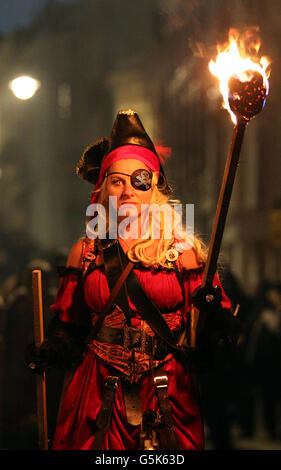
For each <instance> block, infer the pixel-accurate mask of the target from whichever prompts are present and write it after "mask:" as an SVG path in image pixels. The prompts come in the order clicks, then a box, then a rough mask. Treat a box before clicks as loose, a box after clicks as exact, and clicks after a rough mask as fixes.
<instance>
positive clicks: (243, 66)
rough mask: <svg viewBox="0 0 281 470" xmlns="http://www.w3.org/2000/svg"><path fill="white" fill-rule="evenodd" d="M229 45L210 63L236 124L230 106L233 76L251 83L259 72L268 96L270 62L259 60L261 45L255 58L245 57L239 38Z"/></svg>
mask: <svg viewBox="0 0 281 470" xmlns="http://www.w3.org/2000/svg"><path fill="white" fill-rule="evenodd" d="M229 42H230V43H229V45H228V46H227V47H226V49H225V50H224V51H223V52H219V54H218V56H217V58H216V61H215V62H214V61H213V60H211V61H210V62H209V69H210V72H211V73H212V75H214V76H215V77H217V78H218V79H219V85H220V91H221V94H222V96H223V107H224V108H225V109H227V111H228V112H229V113H230V115H231V119H232V121H233V122H234V124H236V122H237V118H236V115H235V114H234V113H233V111H232V110H231V108H230V106H229V79H230V78H231V77H232V76H235V77H237V78H238V79H239V80H240V81H241V82H246V81H250V80H251V79H252V76H253V75H252V74H253V73H254V72H258V73H259V74H260V75H261V76H262V78H263V86H264V87H265V88H266V94H268V90H269V83H268V77H269V70H268V66H269V63H270V62H269V60H268V59H267V58H266V57H261V58H260V59H258V58H257V53H258V50H259V45H260V44H258V45H256V44H255V45H254V49H255V54H254V56H255V57H252V58H251V57H249V56H248V57H246V56H245V57H244V55H245V52H244V51H243V52H242V51H241V50H240V48H239V45H238V44H239V43H238V38H237V37H236V38H235V37H232V38H231V39H230V41H229Z"/></svg>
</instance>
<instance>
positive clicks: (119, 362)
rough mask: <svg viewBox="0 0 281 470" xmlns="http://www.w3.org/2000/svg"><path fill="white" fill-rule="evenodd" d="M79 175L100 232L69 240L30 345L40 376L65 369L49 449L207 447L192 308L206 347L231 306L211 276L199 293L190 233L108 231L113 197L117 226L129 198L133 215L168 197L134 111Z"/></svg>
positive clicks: (88, 156)
mask: <svg viewBox="0 0 281 470" xmlns="http://www.w3.org/2000/svg"><path fill="white" fill-rule="evenodd" d="M77 173H78V174H79V176H81V177H82V178H84V179H86V180H88V181H91V182H92V183H93V184H95V189H94V191H93V193H92V201H91V202H92V203H97V204H102V205H103V207H105V211H106V228H107V230H106V235H107V237H106V238H102V237H101V238H100V239H98V238H93V237H91V231H89V232H87V234H88V236H85V237H84V238H83V239H81V240H79V241H78V242H77V243H76V244H75V245H74V247H73V248H72V250H71V252H70V255H69V258H68V262H67V265H66V267H65V268H63V269H62V270H61V275H62V279H61V283H60V286H59V289H58V293H57V296H56V299H55V302H54V304H53V305H52V307H51V308H52V310H53V312H54V314H55V318H54V321H53V322H52V324H51V326H50V328H49V334H48V337H47V339H46V340H45V342H44V343H43V345H42V346H41V348H40V349H39V350H37V349H35V348H34V349H33V356H32V365H31V367H32V369H33V370H34V371H35V372H37V373H41V372H42V371H43V370H46V368H48V367H50V366H51V365H53V364H55V363H63V364H64V365H65V364H67V365H68V366H69V369H70V371H69V377H68V380H66V384H65V387H64V391H63V396H62V399H61V404H60V411H59V415H58V421H57V428H56V432H55V436H54V440H53V449H54V450H60V449H61V450H71V449H73V450H87V449H88V450H90V449H102V450H124V449H125V450H138V449H180V450H188V449H203V448H204V442H203V441H204V439H203V426H202V420H201V416H200V410H199V404H198V390H197V384H196V379H195V373H194V368H195V365H194V364H195V363H196V357H197V356H196V354H195V353H194V348H193V346H194V322H195V320H196V312H197V310H196V308H193V306H192V307H191V304H192V305H193V304H194V305H195V307H198V308H200V309H201V310H202V309H205V311H207V312H208V315H207V321H206V322H205V328H204V331H202V332H201V334H200V335H198V334H197V347H199V348H200V347H201V346H200V345H202V347H203V348H206V344H207V345H209V344H210V343H211V344H213V343H216V342H218V341H219V340H220V338H224V339H225V338H228V339H227V340H229V336H230V323H231V321H232V318H233V317H232V316H231V314H230V310H229V309H230V308H231V305H230V302H229V300H228V299H227V298H226V296H225V294H224V292H223V290H222V289H221V287H220V282H219V280H218V278H217V277H215V285H216V286H217V287H216V288H214V292H213V294H214V295H213V297H212V298H213V299H214V300H213V301H212V302H208V303H207V302H204V301H202V299H204V298H205V297H204V295H202V292H201V291H200V285H201V281H202V269H203V266H204V259H205V255H204V249H203V245H202V243H201V242H200V240H198V239H197V238H195V240H194V244H193V246H192V247H191V248H190V249H186V248H185V245H183V246H184V248H183V249H179V245H178V244H177V242H178V240H176V239H175V238H174V237H171V238H168V239H167V238H166V237H165V236H164V230H163V224H161V223H160V232H159V233H160V238H159V237H158V238H153V235H152V233H151V230H150V228H151V227H150V225H149V227H148V233H149V235H148V237H146V238H143V237H140V233H139V232H138V233H137V236H136V237H134V238H130V237H129V238H125V236H123V237H122V236H120V232H119V231H117V236H116V238H115V237H111V238H110V237H109V236H108V230H109V219H110V209H109V196H115V201H116V207H115V210H116V212H115V213H117V227H119V228H120V227H121V223H122V220H124V215H125V213H126V214H127V212H123V213H122V212H121V211H122V206H123V205H124V204H129V207H132V208H133V209H134V211H135V212H134V214H136V219H139V218H140V208H141V204H148V205H151V204H158V205H159V206H161V205H163V204H169V195H170V194H171V188H170V187H169V185H168V184H167V182H166V178H165V175H164V171H163V168H162V164H161V162H160V160H159V156H158V154H157V152H156V150H155V147H154V145H153V143H152V141H151V139H150V138H149V136H148V135H147V133H146V131H145V129H144V128H143V126H142V123H141V121H140V119H139V117H138V115H137V114H136V113H135V112H133V111H120V112H119V113H118V115H117V118H116V121H115V123H114V126H113V129H112V133H111V136H110V138H109V139H103V140H101V141H99V142H97V143H96V144H95V145H93V146H92V147H90V148H88V149H86V151H85V152H84V154H83V156H82V159H81V160H80V162H79V164H78V167H77ZM126 208H127V209H128V206H126ZM120 209H121V210H120ZM120 213H122V214H123V216H121V215H120ZM89 226H90V225H89ZM181 241H184V240H181ZM196 289H197V295H196V296H193V297H192V294H193V293H194V292H195V291H196ZM203 294H204V292H203ZM230 341H231V339H230ZM198 345H199V346H198ZM77 357H78V358H79V359H78V360H76V359H77ZM197 362H198V359H197Z"/></svg>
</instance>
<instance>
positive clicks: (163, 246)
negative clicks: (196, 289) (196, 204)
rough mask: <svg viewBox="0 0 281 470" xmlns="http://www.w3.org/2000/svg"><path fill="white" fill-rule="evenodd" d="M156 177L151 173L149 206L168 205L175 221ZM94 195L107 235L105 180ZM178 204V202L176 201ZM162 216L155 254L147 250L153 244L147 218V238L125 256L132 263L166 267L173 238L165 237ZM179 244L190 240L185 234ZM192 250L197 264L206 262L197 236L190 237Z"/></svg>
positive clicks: (106, 192)
mask: <svg viewBox="0 0 281 470" xmlns="http://www.w3.org/2000/svg"><path fill="white" fill-rule="evenodd" d="M156 183H157V176H156V173H153V176H152V195H151V201H150V204H157V205H158V206H162V205H164V204H168V205H169V206H170V208H171V213H172V216H173V220H175V211H174V208H173V201H172V200H170V199H169V196H168V195H166V194H163V193H162V192H161V191H160V190H159V189H158V186H157V184H156ZM94 192H95V193H98V198H97V203H99V204H101V205H103V206H104V207H105V208H106V232H107V234H108V232H109V228H108V227H109V214H108V212H109V211H108V201H109V199H108V191H107V184H106V178H105V179H104V181H103V183H102V185H101V186H100V188H99V189H97V190H96V191H94ZM177 202H178V201H177ZM162 215H163V214H162V213H161V216H160V224H159V228H160V238H159V239H158V238H157V240H159V242H158V245H157V250H156V254H155V253H154V254H153V255H152V254H149V250H148V248H149V247H151V246H153V244H154V243H155V239H153V238H152V223H153V219H152V217H150V218H149V228H148V232H149V235H148V238H144V239H141V240H136V243H135V244H133V246H132V247H131V248H130V249H129V250H128V253H127V256H128V258H129V259H130V260H131V261H133V262H141V263H143V264H145V265H149V266H151V265H156V264H157V265H160V266H163V267H167V258H166V254H167V251H168V250H169V248H171V247H172V245H173V244H174V243H175V237H173V236H172V237H171V238H167V237H165V232H164V224H163V216H162ZM180 241H181V242H186V241H187V242H188V243H191V240H190V239H187V237H186V234H185V237H184V238H183V239H182V240H180ZM192 242H193V243H192V245H193V246H192V248H193V249H194V251H195V253H196V257H197V261H198V263H204V261H205V260H206V256H207V255H206V252H207V249H206V246H205V245H204V243H203V241H202V240H201V239H200V238H199V237H198V236H197V235H194V236H193V237H192Z"/></svg>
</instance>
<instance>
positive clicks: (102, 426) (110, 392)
mask: <svg viewBox="0 0 281 470" xmlns="http://www.w3.org/2000/svg"><path fill="white" fill-rule="evenodd" d="M118 380H119V377H115V376H111V375H110V376H108V377H107V379H106V382H105V385H104V395H103V401H102V405H101V408H100V410H99V412H98V415H97V418H96V422H95V425H96V428H97V431H96V432H95V440H94V443H93V445H92V450H99V449H100V448H101V445H102V443H103V441H104V438H105V436H106V433H107V430H108V427H109V424H110V421H111V415H112V409H113V402H114V397H115V392H116V389H117V385H118Z"/></svg>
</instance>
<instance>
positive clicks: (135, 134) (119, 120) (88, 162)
mask: <svg viewBox="0 0 281 470" xmlns="http://www.w3.org/2000/svg"><path fill="white" fill-rule="evenodd" d="M123 145H138V146H141V147H145V148H147V149H149V150H151V151H152V152H153V153H155V155H156V156H157V158H158V159H159V156H158V154H157V152H156V150H155V147H154V145H153V142H152V140H151V139H150V137H149V135H148V134H147V132H146V131H145V129H144V127H143V125H142V123H141V120H140V118H139V116H138V114H137V113H136V111H134V110H131V109H129V110H126V111H119V112H118V114H117V116H116V119H115V122H114V124H113V127H112V131H111V135H110V137H109V138H105V139H101V140H99V141H97V142H95V143H94V144H92V145H91V146H89V147H87V148H86V149H85V151H84V152H83V155H82V157H81V159H80V161H79V162H78V164H77V166H76V173H77V174H78V175H79V176H80V177H81V178H83V179H86V180H88V181H90V182H91V183H93V184H96V183H97V181H98V178H99V172H100V167H101V165H102V162H103V160H104V158H105V157H106V156H107V155H108V154H109V153H110V152H112V151H113V150H115V149H117V148H118V147H122V146H123ZM159 164H160V172H159V179H158V183H157V186H158V188H159V190H160V191H161V192H163V193H164V194H171V192H172V188H171V187H170V186H169V185H168V183H167V180H166V177H165V173H164V170H163V167H162V164H161V161H160V159H159Z"/></svg>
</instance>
